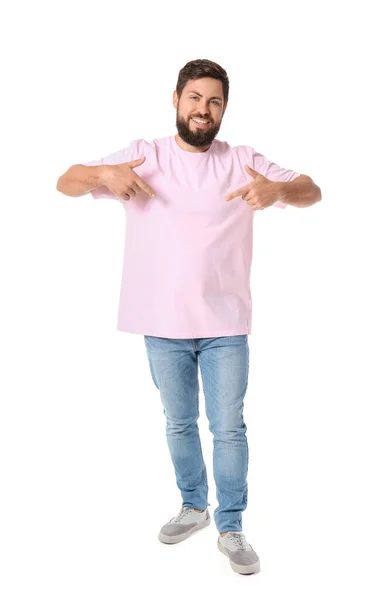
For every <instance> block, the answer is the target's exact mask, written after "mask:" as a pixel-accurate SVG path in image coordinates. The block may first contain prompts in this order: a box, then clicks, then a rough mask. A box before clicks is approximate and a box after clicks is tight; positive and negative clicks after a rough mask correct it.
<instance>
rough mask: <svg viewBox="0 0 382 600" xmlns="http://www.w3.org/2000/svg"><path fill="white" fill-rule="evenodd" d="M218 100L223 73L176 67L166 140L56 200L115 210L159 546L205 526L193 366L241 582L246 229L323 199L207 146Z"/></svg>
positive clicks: (248, 549)
mask: <svg viewBox="0 0 382 600" xmlns="http://www.w3.org/2000/svg"><path fill="white" fill-rule="evenodd" d="M228 91H229V81H228V77H227V73H226V71H225V70H224V69H223V68H222V67H220V66H219V65H217V64H216V63H214V62H212V61H209V60H194V61H191V62H189V63H187V64H186V65H185V66H184V67H183V69H181V71H180V72H179V77H178V82H177V86H176V90H175V91H174V95H173V104H174V107H175V108H176V127H177V130H178V133H177V135H175V136H168V137H164V138H160V139H155V140H153V141H152V142H147V141H145V140H144V139H137V140H134V141H132V142H131V143H130V145H129V146H128V147H126V148H123V149H121V150H119V151H117V152H114V153H112V154H110V155H108V156H106V157H104V158H102V159H99V160H93V161H90V162H87V163H84V164H82V165H78V164H77V165H73V166H72V167H70V168H69V169H68V171H67V172H66V173H64V174H63V175H62V176H61V177H60V178H59V180H58V183H57V189H58V190H59V191H60V192H62V193H64V194H66V195H69V196H81V195H83V194H86V193H88V192H90V193H91V194H92V196H93V197H94V198H114V199H116V200H118V201H120V202H121V204H122V205H123V207H124V209H125V215H126V242H125V258H124V264H123V275H122V282H121V290H120V302H119V313H118V324H117V329H118V330H120V331H126V332H129V333H136V334H142V335H143V336H144V342H145V346H146V351H147V356H148V360H149V366H150V372H151V375H152V379H153V381H154V384H155V385H156V387H157V388H158V390H159V391H160V396H161V401H162V403H163V407H164V414H165V416H166V436H167V442H168V447H169V450H170V455H171V459H172V462H173V465H174V470H175V476H176V483H177V486H178V488H179V490H180V492H181V496H182V507H181V510H180V512H179V514H178V515H176V516H175V517H173V518H172V519H170V521H169V522H168V523H166V524H165V525H164V526H163V527H162V529H161V531H160V533H159V539H160V540H161V541H162V542H165V543H170V544H171V543H177V542H180V541H182V540H184V539H186V538H187V537H188V536H189V535H190V534H191V533H192V532H194V531H196V530H198V529H201V528H203V527H205V526H206V525H208V524H209V523H210V520H211V519H210V515H209V511H208V506H209V503H208V483H207V474H206V467H205V464H204V460H203V456H202V449H201V444H200V437H199V430H198V425H197V420H198V417H199V387H198V364H199V363H200V370H201V376H202V381H203V388H204V395H205V401H206V413H207V417H208V419H209V427H210V431H211V432H212V433H213V436H214V441H213V443H214V454H213V464H214V479H215V483H216V490H217V500H218V507H217V508H216V510H215V512H214V519H215V524H216V527H217V529H218V531H219V536H218V548H219V549H220V550H221V551H222V552H223V553H224V554H225V555H226V556H228V558H229V559H230V564H231V567H232V568H233V569H234V570H235V571H236V572H238V573H243V574H244V573H256V572H258V571H259V569H260V562H259V558H258V556H257V554H256V553H255V551H254V550H253V548H252V546H251V545H250V544H249V543H248V542H247V540H246V538H245V535H244V533H243V531H242V512H243V511H244V510H245V508H246V506H247V469H248V444H247V438H246V429H247V428H246V425H245V423H244V420H243V402H244V396H245V393H246V389H247V382H248V372H249V348H248V335H249V334H250V333H251V326H252V305H251V292H250V285H249V282H250V269H251V260H252V228H253V217H254V216H255V214H256V211H257V210H263V209H264V208H268V207H270V206H276V207H280V208H285V207H286V206H287V205H288V204H290V205H292V206H296V207H306V206H310V205H311V204H314V203H315V202H317V201H318V200H320V199H321V191H320V188H319V187H318V186H317V185H316V184H315V183H314V182H313V181H312V179H311V178H310V177H308V176H306V175H300V174H299V173H297V172H295V171H291V170H288V169H284V168H282V167H280V166H278V165H276V164H275V163H273V162H270V161H269V160H268V159H267V158H266V157H265V156H263V155H262V154H260V153H259V152H257V151H256V150H254V149H253V148H252V147H250V146H245V145H243V146H236V147H230V146H229V144H228V143H227V142H222V141H219V140H217V139H216V135H217V133H218V131H219V129H220V126H221V123H222V118H223V115H224V112H225V110H226V108H227V102H228Z"/></svg>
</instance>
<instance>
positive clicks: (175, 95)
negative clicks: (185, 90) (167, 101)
mask: <svg viewBox="0 0 382 600" xmlns="http://www.w3.org/2000/svg"><path fill="white" fill-rule="evenodd" d="M172 103H173V105H174V108H176V107H177V105H178V94H177V93H176V90H174V93H173V95H172Z"/></svg>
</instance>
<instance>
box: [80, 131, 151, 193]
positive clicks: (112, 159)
mask: <svg viewBox="0 0 382 600" xmlns="http://www.w3.org/2000/svg"><path fill="white" fill-rule="evenodd" d="M136 142H137V140H134V141H132V142H131V143H130V145H129V146H127V147H126V148H121V150H117V151H116V152H112V153H111V154H108V155H107V156H104V157H103V158H99V159H94V160H89V161H88V162H85V163H79V164H82V165H85V166H86V167H97V166H99V165H120V164H121V163H124V162H130V161H132V160H136V159H137V158H140V155H138V154H137V151H138V149H137V143H136ZM90 193H91V195H92V196H93V198H95V199H96V200H98V198H112V199H113V200H119V201H120V202H121V204H123V205H124V203H125V200H123V199H122V198H120V197H119V196H116V195H115V194H113V193H112V192H111V191H110V190H109V189H108V188H107V187H106V186H105V185H101V186H100V187H98V188H95V189H94V190H91V192H90Z"/></svg>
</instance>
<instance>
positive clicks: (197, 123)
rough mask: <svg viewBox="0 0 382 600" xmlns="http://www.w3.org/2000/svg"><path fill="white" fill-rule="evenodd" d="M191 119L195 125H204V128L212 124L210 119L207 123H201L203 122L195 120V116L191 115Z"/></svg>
mask: <svg viewBox="0 0 382 600" xmlns="http://www.w3.org/2000/svg"><path fill="white" fill-rule="evenodd" d="M191 121H193V122H194V123H195V125H198V127H202V128H206V127H208V125H209V124H210V122H209V121H207V123H201V122H198V121H195V119H194V117H191Z"/></svg>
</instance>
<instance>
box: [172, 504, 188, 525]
mask: <svg viewBox="0 0 382 600" xmlns="http://www.w3.org/2000/svg"><path fill="white" fill-rule="evenodd" d="M193 510H194V509H193V508H192V507H191V506H182V508H181V509H180V511H179V514H178V515H177V516H176V517H174V518H173V519H171V522H172V523H179V522H180V521H181V520H182V519H183V517H184V516H185V515H187V514H188V513H189V512H191V511H193Z"/></svg>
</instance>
